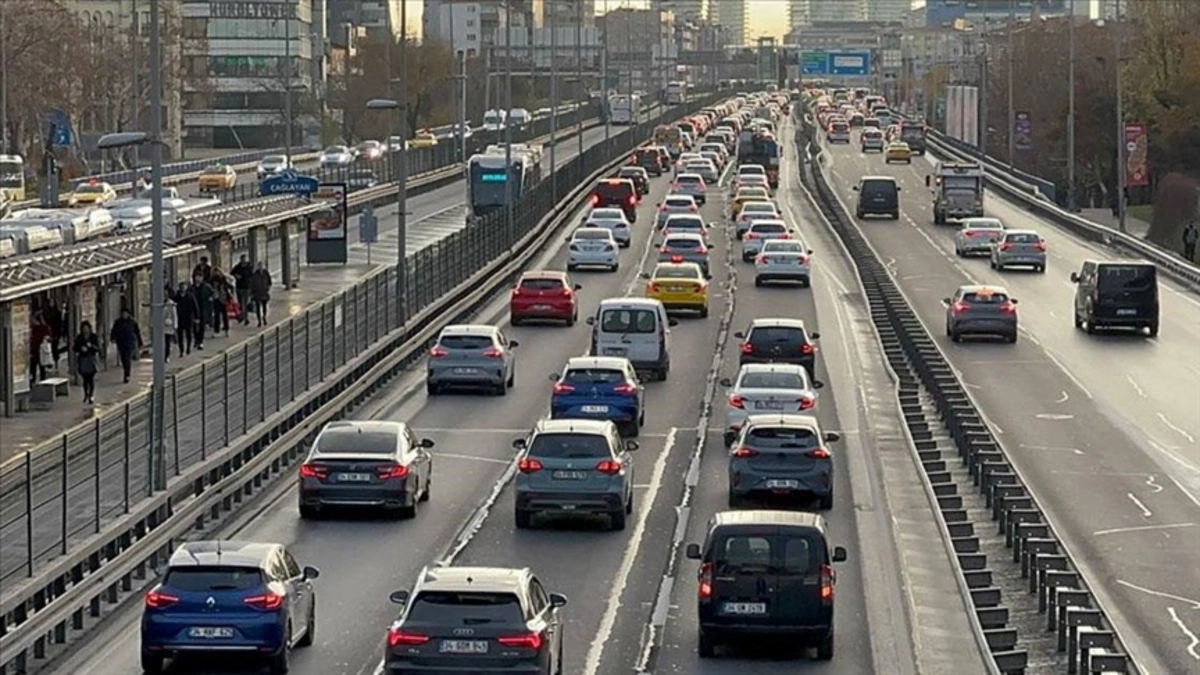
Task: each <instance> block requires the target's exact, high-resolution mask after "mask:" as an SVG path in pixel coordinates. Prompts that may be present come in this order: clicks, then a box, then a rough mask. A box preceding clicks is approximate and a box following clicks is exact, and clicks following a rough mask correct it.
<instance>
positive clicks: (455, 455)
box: [433, 452, 512, 464]
mask: <svg viewBox="0 0 1200 675" xmlns="http://www.w3.org/2000/svg"><path fill="white" fill-rule="evenodd" d="M433 456H434V457H435V458H441V457H448V458H450V459H466V460H470V461H473V462H486V463H488V464H512V460H511V459H496V458H495V457H478V456H476V455H460V454H458V453H454V452H435V453H433Z"/></svg>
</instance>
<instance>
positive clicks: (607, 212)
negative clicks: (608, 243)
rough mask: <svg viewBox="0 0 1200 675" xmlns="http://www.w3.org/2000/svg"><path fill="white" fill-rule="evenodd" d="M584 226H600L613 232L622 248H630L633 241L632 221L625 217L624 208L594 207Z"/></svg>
mask: <svg viewBox="0 0 1200 675" xmlns="http://www.w3.org/2000/svg"><path fill="white" fill-rule="evenodd" d="M583 226H584V227H599V228H602V229H606V230H608V231H610V232H612V234H613V238H614V239H616V240H617V244H618V245H620V247H621V248H629V244H630V242H632V241H633V232H632V231H631V230H630V226H631V223H630V221H629V219H628V218H626V217H625V211H624V210H623V209H613V208H594V209H592V211H591V213H589V214H588V215H587V218H585V219H584V221H583Z"/></svg>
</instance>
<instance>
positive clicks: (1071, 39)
mask: <svg viewBox="0 0 1200 675" xmlns="http://www.w3.org/2000/svg"><path fill="white" fill-rule="evenodd" d="M1067 14H1068V15H1069V16H1070V19H1069V23H1068V24H1067V53H1068V56H1067V210H1068V211H1070V212H1071V213H1075V212H1076V211H1077V210H1078V207H1077V206H1076V197H1075V0H1071V6H1070V11H1068V12H1067Z"/></svg>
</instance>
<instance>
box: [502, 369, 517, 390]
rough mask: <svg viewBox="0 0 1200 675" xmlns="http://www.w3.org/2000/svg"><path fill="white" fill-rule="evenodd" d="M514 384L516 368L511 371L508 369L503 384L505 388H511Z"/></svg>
mask: <svg viewBox="0 0 1200 675" xmlns="http://www.w3.org/2000/svg"><path fill="white" fill-rule="evenodd" d="M516 384H517V369H516V368H513V369H512V371H510V372H509V373H508V381H507V382H505V383H504V386H505V387H506V388H509V389H512V388H513V387H514V386H516Z"/></svg>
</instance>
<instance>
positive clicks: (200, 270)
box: [192, 255, 213, 281]
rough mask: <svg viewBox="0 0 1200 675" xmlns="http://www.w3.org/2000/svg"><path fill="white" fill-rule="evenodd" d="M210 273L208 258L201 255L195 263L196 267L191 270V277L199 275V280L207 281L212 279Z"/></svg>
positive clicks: (210, 266)
mask: <svg viewBox="0 0 1200 675" xmlns="http://www.w3.org/2000/svg"><path fill="white" fill-rule="evenodd" d="M212 271H213V267H212V264H211V263H209V262H208V256H206V255H202V256H200V262H198V263H196V266H195V267H194V268H192V276H193V277H194V276H196V275H197V274H199V275H200V278H201V279H204V281H209V280H211V279H212Z"/></svg>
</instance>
